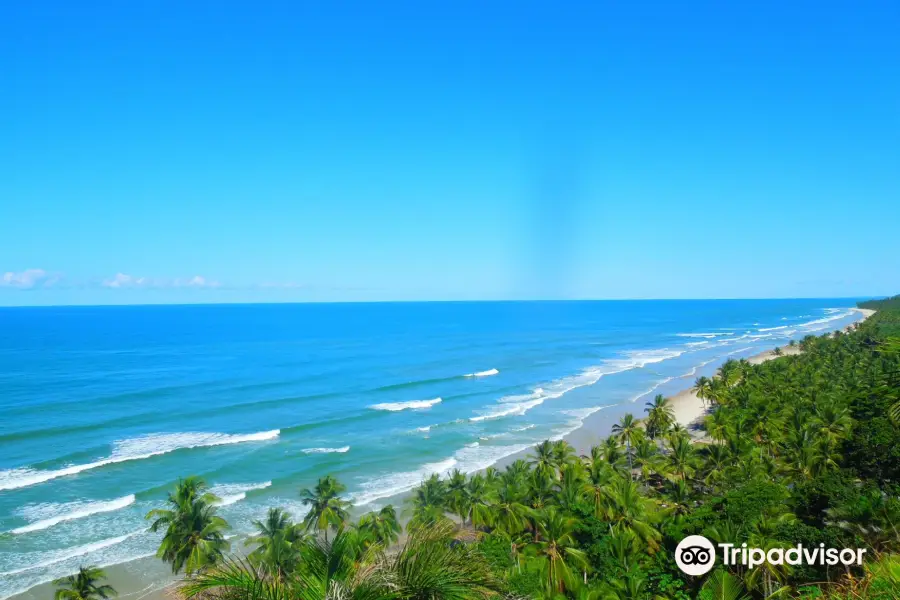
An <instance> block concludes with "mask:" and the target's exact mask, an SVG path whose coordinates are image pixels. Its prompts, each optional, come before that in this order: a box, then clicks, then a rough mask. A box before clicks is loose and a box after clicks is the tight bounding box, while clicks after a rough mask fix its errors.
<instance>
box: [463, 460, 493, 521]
mask: <svg viewBox="0 0 900 600" xmlns="http://www.w3.org/2000/svg"><path fill="white" fill-rule="evenodd" d="M466 496H467V497H468V499H469V522H470V523H471V524H472V526H473V527H485V526H487V525H490V524H491V506H490V501H491V496H492V494H491V489H490V488H489V487H488V485H487V481H486V480H485V478H484V476H482V475H481V474H480V473H476V474H475V475H474V476H472V478H471V479H469V483H468V485H467V486H466Z"/></svg>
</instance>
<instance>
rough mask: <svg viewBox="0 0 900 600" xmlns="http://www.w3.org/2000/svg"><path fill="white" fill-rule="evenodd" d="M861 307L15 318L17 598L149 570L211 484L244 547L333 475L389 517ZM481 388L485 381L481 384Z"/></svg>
mask: <svg viewBox="0 0 900 600" xmlns="http://www.w3.org/2000/svg"><path fill="white" fill-rule="evenodd" d="M853 305H854V302H853V301H851V300H846V299H843V300H753V301H640V302H631V301H628V302H625V301H622V302H521V303H517V302H509V303H502V302H497V303H408V304H407V303H397V304H301V305H297V304H294V305H217V306H135V307H64V308H8V309H0V532H6V533H4V534H2V535H0V598H2V597H7V596H9V595H11V594H13V593H15V592H17V591H21V590H24V589H27V588H29V587H31V586H33V585H35V584H37V583H39V582H42V581H47V580H49V579H52V578H54V577H58V576H61V575H64V574H67V573H68V572H70V571H72V570H74V569H75V568H77V566H78V565H80V564H101V565H106V564H113V563H118V562H122V561H125V560H129V559H133V558H135V557H138V556H144V555H147V554H150V553H152V552H153V550H154V549H155V545H156V542H157V538H156V536H155V535H153V534H149V533H147V532H146V531H144V529H145V528H146V523H145V522H144V520H143V515H144V514H145V513H146V512H147V510H149V509H150V508H152V507H154V506H155V505H157V504H158V503H159V502H160V500H161V499H162V498H163V497H164V495H165V492H166V490H168V489H169V488H171V487H172V485H173V483H174V481H175V480H176V479H177V478H178V477H179V476H183V475H189V474H198V475H202V476H203V477H205V478H206V479H207V480H208V481H209V482H210V483H211V484H212V485H214V486H215V489H214V490H215V491H216V492H218V493H219V494H220V495H221V496H222V497H223V500H224V503H225V504H226V505H225V506H223V508H222V512H223V515H224V516H225V517H226V518H227V519H228V520H229V521H230V522H232V524H233V525H234V526H235V529H236V531H237V532H238V533H240V532H242V531H246V530H247V529H248V528H249V526H250V520H251V519H252V518H258V517H260V516H261V515H262V513H263V512H264V511H265V509H266V507H268V506H273V505H281V506H284V507H286V508H288V509H289V510H291V511H292V512H294V513H295V514H296V515H297V516H302V514H303V508H302V507H301V506H300V504H299V501H298V490H299V489H300V488H302V487H306V486H309V485H310V484H312V483H314V481H315V479H316V478H317V477H319V476H321V475H323V474H325V473H332V474H334V475H336V476H337V477H338V478H339V479H341V480H342V481H343V482H344V483H346V485H347V487H348V493H349V496H350V498H351V499H352V500H353V501H354V502H355V503H356V504H358V505H364V506H363V508H374V507H377V506H378V505H379V502H383V501H384V498H386V497H388V496H390V495H392V494H396V493H398V492H402V491H404V490H408V489H409V488H410V487H412V486H414V485H415V484H417V483H418V482H419V481H420V480H421V479H422V478H423V477H425V476H427V475H428V474H430V473H431V472H441V473H443V472H446V471H447V470H448V469H451V468H460V469H463V470H466V471H473V470H477V469H481V468H484V467H487V466H489V465H490V464H492V463H493V462H494V461H496V460H498V459H500V458H502V457H504V456H508V455H510V454H512V453H514V452H516V451H519V450H521V449H522V448H524V447H527V446H528V445H531V444H533V443H535V442H537V441H540V440H542V439H545V438H547V437H558V436H561V435H564V434H566V433H567V432H570V431H572V430H573V429H574V428H576V427H578V426H579V424H580V423H581V422H582V420H583V419H584V418H585V417H586V415H588V414H590V413H592V412H595V411H597V410H600V409H602V408H603V407H606V406H610V405H621V404H624V403H631V402H636V401H638V400H640V402H639V403H637V404H636V405H635V412H636V413H640V411H641V407H642V406H643V402H644V401H645V400H646V398H645V397H644V396H651V395H652V394H655V393H667V394H668V393H674V392H675V391H678V390H680V389H684V388H685V387H688V386H690V384H691V382H692V381H693V380H694V378H695V377H697V376H699V375H701V374H709V373H712V372H713V371H714V370H715V368H716V367H717V366H718V365H719V364H721V362H723V361H724V360H725V359H726V358H728V357H733V358H740V357H746V356H750V355H752V354H755V353H758V352H760V351H762V350H765V349H769V348H772V347H774V346H776V345H783V344H785V343H786V342H787V340H788V339H791V338H796V339H799V338H800V337H802V336H803V335H807V334H809V333H814V334H820V333H822V332H824V331H830V330H833V329H837V328H839V327H843V326H845V325H847V324H848V323H850V322H852V321H854V320H856V319H858V318H859V313H857V312H855V311H853V310H852V309H851V308H850V307H852V306H853ZM474 374H479V375H480V376H467V375H474Z"/></svg>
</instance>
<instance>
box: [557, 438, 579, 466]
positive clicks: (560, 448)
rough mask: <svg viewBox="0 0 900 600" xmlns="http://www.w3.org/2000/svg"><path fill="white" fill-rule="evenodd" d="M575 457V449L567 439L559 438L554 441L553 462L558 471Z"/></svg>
mask: <svg viewBox="0 0 900 600" xmlns="http://www.w3.org/2000/svg"><path fill="white" fill-rule="evenodd" d="M574 458H575V449H574V448H572V445H571V444H569V442H567V441H566V440H557V441H555V442H553V462H554V466H555V467H556V470H557V471H562V470H563V468H564V467H565V466H566V465H568V464H571V462H572V461H573V459H574Z"/></svg>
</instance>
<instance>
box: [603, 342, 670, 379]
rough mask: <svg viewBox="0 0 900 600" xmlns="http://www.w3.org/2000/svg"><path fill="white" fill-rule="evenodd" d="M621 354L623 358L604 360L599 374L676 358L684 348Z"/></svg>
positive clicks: (632, 351)
mask: <svg viewBox="0 0 900 600" xmlns="http://www.w3.org/2000/svg"><path fill="white" fill-rule="evenodd" d="M623 354H624V355H625V358H614V359H610V360H607V361H605V362H604V366H603V367H601V368H600V374H601V375H612V374H614V373H621V372H622V371H628V370H630V369H641V368H643V367H646V366H647V365H652V364H655V363H660V362H663V361H665V360H669V359H672V358H678V357H679V356H681V355H682V354H684V350H670V349H669V348H660V349H658V350H631V351H628V352H624V353H623ZM598 379H599V377H598Z"/></svg>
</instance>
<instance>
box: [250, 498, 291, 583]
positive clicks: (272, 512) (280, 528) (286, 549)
mask: <svg viewBox="0 0 900 600" xmlns="http://www.w3.org/2000/svg"><path fill="white" fill-rule="evenodd" d="M253 524H254V525H255V526H256V530H257V532H258V533H257V534H256V535H253V536H250V537H248V538H247V540H246V542H245V544H246V545H248V546H251V545H257V548H256V549H255V550H253V551H252V552H251V553H250V554H249V556H248V557H247V558H248V559H249V560H250V562H251V563H252V564H255V565H262V566H264V567H265V568H266V569H268V570H269V572H270V573H271V574H272V576H273V577H276V578H279V579H280V578H283V577H286V576H287V575H289V574H290V573H292V572H293V571H294V570H295V569H296V567H297V564H298V562H299V556H298V553H297V542H298V541H300V540H302V538H303V534H302V532H301V531H300V530H299V528H298V527H297V526H296V525H294V523H292V522H291V518H290V515H289V514H288V513H287V512H285V511H284V510H282V509H280V508H270V509H269V512H268V514H267V515H266V520H265V521H254V522H253Z"/></svg>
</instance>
